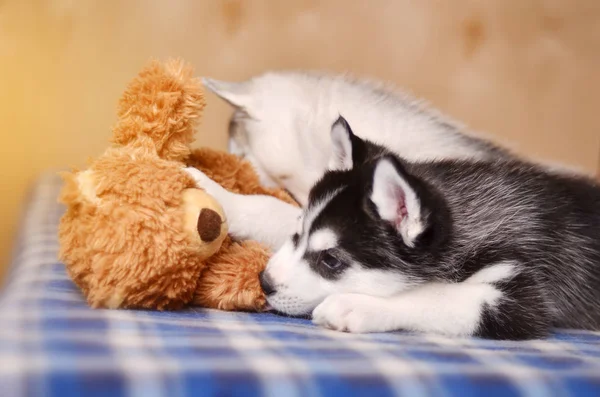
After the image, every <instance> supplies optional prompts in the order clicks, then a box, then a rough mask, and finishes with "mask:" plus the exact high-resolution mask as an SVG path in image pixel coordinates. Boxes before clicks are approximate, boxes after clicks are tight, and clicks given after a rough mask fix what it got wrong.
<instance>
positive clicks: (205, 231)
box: [198, 208, 223, 243]
mask: <svg viewBox="0 0 600 397" xmlns="http://www.w3.org/2000/svg"><path fill="white" fill-rule="evenodd" d="M222 223H223V220H222V219H221V216H220V215H219V214H218V213H217V212H216V211H214V210H211V209H210V208H203V209H202V210H201V211H200V215H198V234H199V235H200V238H201V239H202V241H205V242H208V243H210V242H213V241H215V240H216V239H217V238H218V237H219V236H220V235H221V224H222Z"/></svg>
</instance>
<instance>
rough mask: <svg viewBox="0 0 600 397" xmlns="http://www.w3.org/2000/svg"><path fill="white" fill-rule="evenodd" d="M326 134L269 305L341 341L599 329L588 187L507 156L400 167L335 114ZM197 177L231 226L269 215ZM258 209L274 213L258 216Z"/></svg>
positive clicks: (599, 258) (596, 195)
mask: <svg viewBox="0 0 600 397" xmlns="http://www.w3.org/2000/svg"><path fill="white" fill-rule="evenodd" d="M331 138H332V140H331V141H332V145H333V158H332V159H331V161H330V170H329V171H328V172H326V173H325V175H324V176H323V177H322V178H321V179H320V180H319V181H318V182H317V183H316V185H315V186H314V187H313V188H312V189H311V191H310V195H309V199H308V205H307V206H306V208H305V209H304V211H302V213H301V214H299V215H300V216H299V217H298V223H297V228H296V232H295V234H294V235H293V236H292V237H291V238H290V239H289V240H288V241H287V242H286V243H285V244H283V246H282V247H281V248H280V249H279V250H278V251H277V252H276V254H275V255H274V256H273V258H272V259H271V261H270V262H269V264H268V266H267V269H266V270H265V272H263V274H262V275H261V285H262V286H263V289H264V291H265V293H266V294H267V300H268V302H269V304H270V305H271V306H272V307H273V308H274V309H276V310H278V311H280V312H284V313H287V314H291V315H304V314H311V313H312V318H313V321H314V322H315V323H317V324H320V325H322V326H325V327H329V328H332V329H336V330H342V331H349V332H381V331H391V330H412V331H422V332H433V333H441V334H446V335H453V336H472V335H476V336H482V337H486V338H500V339H527V338H537V337H542V336H544V335H545V334H546V333H547V332H548V331H549V329H550V328H551V327H568V328H585V329H600V187H599V186H598V185H597V184H595V183H594V182H593V181H592V180H590V179H586V178H585V177H581V176H574V175H569V174H566V173H560V174H559V173H552V172H551V171H548V170H547V169H546V168H543V167H541V166H536V165H533V164H530V163H527V162H523V161H520V160H515V159H498V160H495V161H478V160H472V159H471V160H469V159H466V160H440V161H434V160H432V161H427V162H408V161H405V160H403V159H402V158H400V157H399V156H397V155H396V154H394V153H392V152H390V151H389V150H387V149H386V148H384V147H382V146H379V145H377V144H374V143H372V142H369V141H367V140H363V139H361V138H358V137H357V136H356V135H354V134H353V132H352V130H351V128H350V126H349V125H348V123H347V122H346V121H345V120H344V119H343V118H340V119H339V120H338V121H337V122H336V123H335V124H334V125H333V128H332V130H331ZM195 176H196V178H197V180H198V183H199V184H200V185H201V186H202V187H205V188H206V187H207V186H208V189H207V190H209V192H210V193H212V194H216V195H217V199H218V200H220V201H221V202H222V203H224V205H225V210H226V213H227V214H228V217H229V218H230V219H229V221H230V222H232V221H233V222H237V221H236V219H238V218H239V219H240V222H241V221H242V220H243V221H244V222H249V221H251V217H252V214H253V213H255V214H256V215H257V218H258V214H262V217H265V216H268V213H269V212H265V211H264V210H265V209H266V208H270V212H271V213H272V212H273V211H275V212H277V210H276V209H274V207H272V204H273V203H272V202H270V201H269V200H267V198H264V197H260V196H254V197H251V196H235V197H234V196H232V195H231V194H229V193H223V192H221V191H219V187H218V186H215V185H211V184H210V182H209V180H207V178H205V177H203V176H202V175H197V174H195ZM236 200H237V201H236ZM261 200H263V201H264V202H265V203H266V202H267V201H269V203H271V204H265V205H264V207H263V209H262V210H259V207H261V205H262V204H261ZM265 200H266V201H265ZM235 208H237V210H236V209H235ZM236 211H238V213H239V214H242V212H243V216H242V215H240V216H237V215H236ZM249 214H250V215H249ZM288 216H291V213H290V214H289V215H288ZM232 218H233V219H232ZM266 224H268V222H267V223H266ZM267 234H268V233H267ZM255 237H256V238H258V239H261V236H260V235H258V236H255Z"/></svg>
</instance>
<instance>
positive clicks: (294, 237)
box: [292, 233, 300, 247]
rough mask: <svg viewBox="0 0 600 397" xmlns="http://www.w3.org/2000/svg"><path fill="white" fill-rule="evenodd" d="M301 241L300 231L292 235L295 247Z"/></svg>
mask: <svg viewBox="0 0 600 397" xmlns="http://www.w3.org/2000/svg"><path fill="white" fill-rule="evenodd" d="M299 241H300V235H299V234H298V233H295V234H294V235H293V236H292V244H294V247H297V246H298V242H299Z"/></svg>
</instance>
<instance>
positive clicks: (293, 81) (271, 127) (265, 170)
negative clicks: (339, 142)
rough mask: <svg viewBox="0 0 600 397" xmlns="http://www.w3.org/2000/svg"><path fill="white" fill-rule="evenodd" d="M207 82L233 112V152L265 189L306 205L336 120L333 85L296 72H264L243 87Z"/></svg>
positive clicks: (231, 148) (210, 89)
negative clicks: (281, 192) (273, 189)
mask: <svg viewBox="0 0 600 397" xmlns="http://www.w3.org/2000/svg"><path fill="white" fill-rule="evenodd" d="M203 81H204V84H205V86H206V88H207V90H209V91H211V92H213V93H214V94H216V95H217V96H218V97H220V98H221V99H223V100H225V101H226V102H227V103H229V104H230V105H231V106H232V107H233V108H234V112H233V116H232V118H231V120H230V124H229V151H230V152H231V153H234V154H236V155H238V156H240V157H242V158H244V159H246V160H247V161H249V162H250V163H252V165H253V166H254V168H255V169H256V170H257V172H258V174H259V176H260V180H261V183H262V184H264V185H266V186H272V187H275V186H277V187H283V188H285V189H286V190H287V191H288V192H290V193H291V194H292V195H293V196H294V198H295V199H296V200H297V201H298V202H299V203H300V204H302V205H303V206H305V205H306V204H307V197H308V193H309V191H310V188H311V187H312V186H313V185H314V183H315V182H316V181H317V180H318V179H319V178H320V177H321V175H322V174H323V170H324V169H325V168H326V167H327V160H328V150H329V147H328V146H327V144H326V143H327V141H328V135H329V129H330V128H331V122H332V121H333V120H334V119H335V117H336V114H335V113H334V112H335V110H331V108H332V106H330V102H329V98H330V96H331V95H330V94H329V88H328V87H329V86H330V85H329V84H327V82H324V81H321V80H320V79H319V78H318V77H317V76H316V75H313V74H305V73H295V72H275V73H265V74H261V75H257V76H254V77H252V78H251V79H248V80H245V81H241V82H228V81H219V80H215V79H209V78H205V79H204V80H203ZM299 168H302V172H298V169H299Z"/></svg>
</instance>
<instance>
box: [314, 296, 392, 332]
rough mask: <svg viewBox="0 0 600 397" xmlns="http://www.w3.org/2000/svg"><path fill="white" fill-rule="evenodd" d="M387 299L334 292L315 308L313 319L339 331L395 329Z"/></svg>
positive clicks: (316, 322) (382, 330) (319, 323)
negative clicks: (387, 308)
mask: <svg viewBox="0 0 600 397" xmlns="http://www.w3.org/2000/svg"><path fill="white" fill-rule="evenodd" d="M385 306H386V302H385V300H384V299H383V298H378V297H374V296H368V295H360V294H336V295H330V296H328V297H327V298H325V300H324V301H323V302H322V303H321V304H320V305H319V306H317V307H316V308H315V310H314V311H313V313H312V318H313V322H314V323H315V324H317V325H320V326H322V327H325V328H330V329H334V330H337V331H344V332H353V333H364V332H385V331H391V330H393V327H392V325H391V322H390V321H389V320H390V318H389V313H386V310H385Z"/></svg>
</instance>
